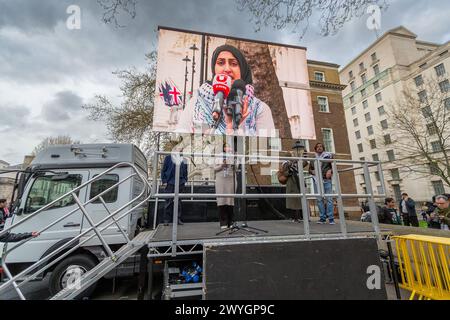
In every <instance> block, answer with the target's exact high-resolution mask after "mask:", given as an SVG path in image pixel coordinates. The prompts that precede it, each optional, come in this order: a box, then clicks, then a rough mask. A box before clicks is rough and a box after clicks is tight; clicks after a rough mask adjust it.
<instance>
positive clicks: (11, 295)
mask: <svg viewBox="0 0 450 320" xmlns="http://www.w3.org/2000/svg"><path fill="white" fill-rule="evenodd" d="M113 286H114V283H113V280H111V279H109V280H108V279H102V280H101V281H100V282H99V283H98V285H97V288H96V290H95V292H94V294H93V295H92V297H91V299H92V300H136V299H137V293H136V291H137V278H136V277H130V278H120V279H117V280H116V283H115V291H114V292H113ZM386 292H387V296H388V300H397V296H396V293H395V287H394V285H393V284H386ZM400 293H401V296H402V300H407V299H408V298H409V295H410V293H409V292H408V291H405V290H403V289H400ZM24 294H25V296H26V298H27V299H30V300H46V299H48V297H49V295H50V293H49V291H48V277H47V278H46V279H44V280H43V281H39V282H32V283H30V284H29V285H28V286H27V287H26V288H25V290H24ZM17 299H18V296H17V294H16V293H15V292H14V291H13V290H10V291H8V292H6V293H4V294H1V295H0V300H17Z"/></svg>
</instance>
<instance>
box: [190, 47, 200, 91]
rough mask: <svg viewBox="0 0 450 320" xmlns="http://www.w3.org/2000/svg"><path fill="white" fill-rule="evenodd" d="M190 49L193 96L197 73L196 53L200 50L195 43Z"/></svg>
mask: <svg viewBox="0 0 450 320" xmlns="http://www.w3.org/2000/svg"><path fill="white" fill-rule="evenodd" d="M189 49H191V50H192V74H191V76H192V81H191V95H193V94H194V73H195V51H197V50H199V49H198V48H197V46H196V45H195V43H194V44H193V45H192V47H190V48H189Z"/></svg>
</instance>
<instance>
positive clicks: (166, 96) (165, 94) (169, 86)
mask: <svg viewBox="0 0 450 320" xmlns="http://www.w3.org/2000/svg"><path fill="white" fill-rule="evenodd" d="M159 96H160V97H161V99H162V100H163V101H164V104H165V105H166V106H168V107H174V106H180V105H183V95H182V93H181V91H180V90H178V88H177V86H176V85H175V83H173V82H172V81H170V80H166V81H164V82H163V83H161V84H160V85H159Z"/></svg>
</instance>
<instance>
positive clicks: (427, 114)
mask: <svg viewBox="0 0 450 320" xmlns="http://www.w3.org/2000/svg"><path fill="white" fill-rule="evenodd" d="M422 115H423V116H424V117H425V118H431V117H432V116H433V113H432V112H431V107H430V106H426V107H424V108H422Z"/></svg>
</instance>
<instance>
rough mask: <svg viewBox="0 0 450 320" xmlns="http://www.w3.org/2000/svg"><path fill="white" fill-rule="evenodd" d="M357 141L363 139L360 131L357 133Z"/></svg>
mask: <svg viewBox="0 0 450 320" xmlns="http://www.w3.org/2000/svg"><path fill="white" fill-rule="evenodd" d="M355 137H356V139H361V132H360V131H359V130H358V131H356V132H355Z"/></svg>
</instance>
